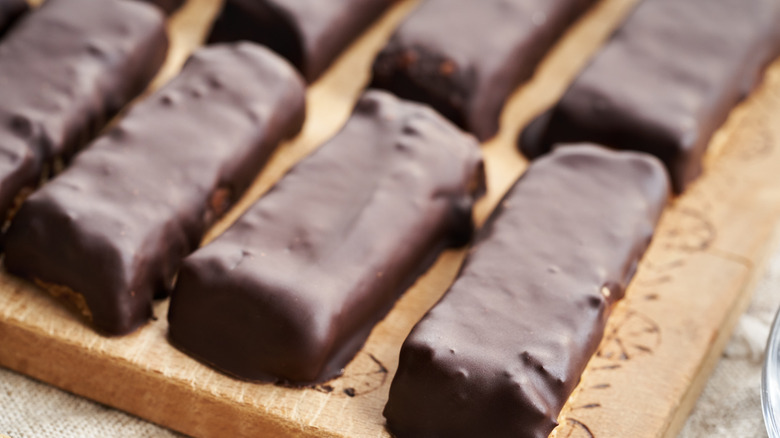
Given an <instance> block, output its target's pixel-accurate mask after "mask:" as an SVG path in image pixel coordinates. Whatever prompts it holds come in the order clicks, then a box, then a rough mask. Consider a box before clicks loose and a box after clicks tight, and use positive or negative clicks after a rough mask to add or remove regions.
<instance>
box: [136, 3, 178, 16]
mask: <svg viewBox="0 0 780 438" xmlns="http://www.w3.org/2000/svg"><path fill="white" fill-rule="evenodd" d="M142 1H145V2H147V3H152V4H154V5H157V7H159V8H160V9H162V10H163V11H164V12H165V13H166V14H172V13H174V12H175V11H176V10H177V9H179V8H180V7H181V6H182V5H183V4H184V2H185V1H186V0H142Z"/></svg>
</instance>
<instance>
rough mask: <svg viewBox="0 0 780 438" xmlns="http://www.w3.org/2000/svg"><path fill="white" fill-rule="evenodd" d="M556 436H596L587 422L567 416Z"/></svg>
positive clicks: (588, 437) (569, 437)
mask: <svg viewBox="0 0 780 438" xmlns="http://www.w3.org/2000/svg"><path fill="white" fill-rule="evenodd" d="M555 436H556V438H596V436H595V435H594V434H593V432H592V431H591V430H590V428H589V427H588V426H587V425H585V423H583V422H581V421H579V420H577V419H575V418H567V419H566V421H565V423H564V424H562V425H561V426H560V427H559V429H558V433H557V435H555Z"/></svg>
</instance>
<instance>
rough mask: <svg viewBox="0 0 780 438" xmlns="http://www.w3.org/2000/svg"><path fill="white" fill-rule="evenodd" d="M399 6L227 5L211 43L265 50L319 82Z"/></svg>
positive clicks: (260, 1)
mask: <svg viewBox="0 0 780 438" xmlns="http://www.w3.org/2000/svg"><path fill="white" fill-rule="evenodd" d="M396 1H397V0H330V1H312V0H226V2H225V4H224V6H223V9H222V12H221V13H220V15H219V17H218V18H217V20H216V22H215V23H214V27H213V29H212V31H211V36H210V37H209V41H210V42H212V43H213V42H225V41H238V40H249V41H255V42H258V43H260V44H264V45H266V46H268V47H270V48H271V49H272V50H274V51H276V52H277V53H279V54H280V55H282V56H284V57H285V58H287V59H288V60H289V61H290V62H291V63H293V65H295V66H296V67H297V68H298V70H300V71H301V72H302V73H303V76H304V77H305V78H306V80H307V81H309V82H314V81H315V80H316V79H317V78H319V77H320V75H322V73H324V72H325V70H326V69H327V68H328V67H329V66H330V65H331V63H332V62H333V61H334V60H335V59H336V57H338V55H339V54H340V53H341V52H342V51H343V50H344V49H345V48H347V46H348V45H349V44H350V43H351V42H352V41H354V40H355V39H356V38H357V37H358V36H359V35H360V34H361V33H362V32H363V31H364V30H365V29H367V28H368V27H369V25H371V23H373V22H374V20H376V19H377V18H378V17H379V16H380V15H381V14H382V13H383V12H384V11H385V10H387V8H389V7H390V6H391V5H392V4H393V3H394V2H396Z"/></svg>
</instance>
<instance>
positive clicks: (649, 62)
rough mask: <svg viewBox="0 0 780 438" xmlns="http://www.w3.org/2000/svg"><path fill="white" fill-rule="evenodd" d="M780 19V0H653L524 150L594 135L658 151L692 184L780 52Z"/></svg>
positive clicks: (679, 181)
mask: <svg viewBox="0 0 780 438" xmlns="http://www.w3.org/2000/svg"><path fill="white" fill-rule="evenodd" d="M779 23H780V2H778V1H777V0H686V1H678V0H645V1H644V2H642V3H641V4H640V5H639V7H638V8H637V9H636V10H635V11H634V12H633V14H632V15H631V16H630V18H629V19H628V20H627V21H626V22H625V23H624V24H623V26H622V27H621V28H620V29H619V30H618V31H617V32H616V33H615V34H614V36H613V37H612V39H611V40H610V41H609V42H608V44H607V45H606V46H605V47H604V48H603V49H602V51H601V52H600V53H599V54H598V55H597V56H596V57H595V59H594V60H593V61H592V62H591V63H590V65H589V66H588V67H587V68H586V69H585V70H584V71H583V72H582V73H581V74H580V75H579V77H578V78H577V79H576V80H575V81H574V83H573V84H572V85H571V86H570V88H569V89H568V91H567V92H566V93H565V94H564V96H563V98H562V99H561V100H560V101H559V102H558V103H557V105H555V106H554V107H553V108H552V109H551V110H549V111H548V112H546V113H545V114H543V115H542V116H540V117H539V118H538V119H537V120H535V121H534V122H533V123H532V124H531V125H530V126H529V127H527V128H526V130H525V131H524V133H523V135H522V137H521V139H520V149H521V150H522V152H523V153H524V154H525V155H526V156H528V157H530V158H536V157H538V156H540V155H542V154H544V153H546V152H548V151H549V150H550V148H551V147H552V145H554V144H556V143H560V142H579V141H591V142H596V143H600V144H603V145H606V146H609V147H612V148H616V149H632V150H638V151H643V152H648V153H651V154H653V155H655V156H657V157H658V158H660V159H661V160H662V161H663V162H664V163H665V164H666V167H667V168H668V169H669V172H670V174H671V176H672V184H673V186H674V190H675V191H676V192H677V193H680V192H683V191H684V190H685V188H686V186H687V185H688V184H690V183H691V182H692V181H693V180H695V179H696V178H697V177H698V176H699V175H700V174H701V172H702V164H701V161H702V155H703V154H704V152H705V150H706V148H707V145H708V144H709V141H710V139H711V137H712V135H713V133H714V132H715V130H717V129H718V127H720V125H721V124H723V122H724V121H725V120H726V118H727V116H728V114H729V112H730V111H731V109H732V108H733V107H734V106H735V105H736V104H737V103H738V102H739V101H740V100H742V99H743V98H744V97H745V96H746V95H747V94H748V93H749V92H750V91H751V90H752V89H753V88H754V87H755V86H756V84H757V83H758V82H759V81H760V80H761V77H762V74H763V71H764V68H765V67H766V66H767V64H768V63H769V62H770V61H771V60H772V59H774V58H775V57H777V56H778V54H780V24H779Z"/></svg>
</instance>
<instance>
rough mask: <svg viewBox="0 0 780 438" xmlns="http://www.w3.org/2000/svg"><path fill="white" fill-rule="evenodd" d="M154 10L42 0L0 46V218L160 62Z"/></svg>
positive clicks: (160, 23) (89, 0)
mask: <svg viewBox="0 0 780 438" xmlns="http://www.w3.org/2000/svg"><path fill="white" fill-rule="evenodd" d="M167 49H168V40H167V36H166V34H165V22H164V17H163V15H162V14H161V13H160V11H159V10H157V8H155V7H152V6H149V5H146V4H143V3H140V2H134V1H124V0H101V1H97V2H96V1H94V0H49V1H47V2H46V3H44V4H43V6H41V7H40V8H39V9H38V10H36V11H34V12H31V13H30V14H28V15H27V16H25V17H24V18H22V19H21V20H19V22H18V23H17V24H16V25H15V26H14V27H13V28H12V29H11V30H10V31H9V32H8V34H7V35H6V36H5V38H4V39H3V41H2V43H0V96H2V98H0V216H2V217H3V218H4V217H5V214H6V212H7V211H8V209H9V207H10V206H11V204H12V203H13V201H14V199H15V198H16V197H17V195H18V194H19V193H20V191H21V190H22V189H24V188H25V187H32V186H35V185H37V184H38V182H39V180H40V178H41V174H42V173H43V171H44V169H45V168H46V167H48V166H47V164H48V163H50V162H51V161H53V160H55V159H59V158H66V159H67V158H68V157H69V156H70V155H72V154H73V153H74V152H76V151H77V150H78V149H80V148H81V147H83V146H84V145H85V144H87V143H88V142H89V141H90V140H92V139H93V138H94V137H95V136H96V135H97V134H98V132H99V131H100V129H102V128H103V127H104V126H105V124H106V123H107V122H108V121H109V120H110V119H111V117H113V116H114V115H115V114H116V113H117V112H118V111H119V110H120V109H121V108H122V107H123V106H125V105H126V104H127V103H128V102H129V101H130V100H131V99H133V98H134V97H136V96H137V95H138V94H140V93H141V92H142V91H143V90H144V89H145V88H146V86H147V85H148V83H149V82H150V81H151V79H152V78H153V77H154V75H155V74H156V73H157V70H158V69H159V67H160V66H161V65H162V63H163V61H164V60H165V56H166V53H167Z"/></svg>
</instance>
